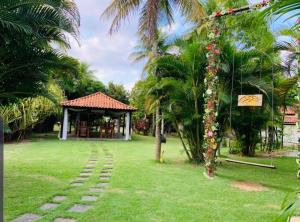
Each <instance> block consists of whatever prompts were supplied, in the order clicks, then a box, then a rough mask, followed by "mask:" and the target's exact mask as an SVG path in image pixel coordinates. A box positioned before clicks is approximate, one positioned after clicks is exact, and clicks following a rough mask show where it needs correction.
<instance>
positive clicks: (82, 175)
mask: <svg viewBox="0 0 300 222" xmlns="http://www.w3.org/2000/svg"><path fill="white" fill-rule="evenodd" d="M89 176H92V173H80V177H89Z"/></svg>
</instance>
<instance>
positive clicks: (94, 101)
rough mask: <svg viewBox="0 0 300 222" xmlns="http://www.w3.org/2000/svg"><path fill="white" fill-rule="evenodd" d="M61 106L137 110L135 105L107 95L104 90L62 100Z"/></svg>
mask: <svg viewBox="0 0 300 222" xmlns="http://www.w3.org/2000/svg"><path fill="white" fill-rule="evenodd" d="M61 106H63V107H80V108H92V109H108V110H109V109H111V110H124V111H136V110H137V109H136V108H135V107H132V106H130V105H127V104H124V103H122V102H120V101H118V100H116V99H114V98H112V97H110V96H108V95H105V94H104V93H102V92H96V93H93V94H90V95H87V96H83V97H80V98H76V99H73V100H66V101H63V102H61Z"/></svg>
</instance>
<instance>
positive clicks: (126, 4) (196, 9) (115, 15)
mask: <svg viewBox="0 0 300 222" xmlns="http://www.w3.org/2000/svg"><path fill="white" fill-rule="evenodd" d="M174 6H176V7H177V8H179V10H180V11H181V12H182V14H183V15H184V16H186V17H187V18H188V19H190V20H193V21H200V20H201V18H202V16H203V14H204V11H203V8H202V5H201V4H200V3H199V1H197V0H175V1H170V0H136V1H132V0H125V1H124V0H112V2H111V4H110V5H109V6H108V7H107V9H106V10H105V11H104V13H103V14H102V15H103V16H105V17H106V18H112V19H113V20H112V24H111V27H110V31H109V32H110V33H113V32H114V31H117V30H118V28H119V27H120V25H121V22H122V21H123V20H125V19H126V18H128V17H129V16H131V15H134V14H135V13H137V14H139V33H140V34H141V36H144V37H146V38H147V39H148V40H149V39H150V40H154V39H155V33H156V30H157V29H158V28H159V24H160V22H161V21H162V20H164V21H167V22H168V23H169V24H171V23H172V22H173V21H174V10H173V9H174Z"/></svg>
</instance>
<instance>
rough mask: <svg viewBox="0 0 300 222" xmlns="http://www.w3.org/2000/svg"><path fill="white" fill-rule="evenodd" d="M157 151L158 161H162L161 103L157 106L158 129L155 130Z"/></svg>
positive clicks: (158, 102)
mask: <svg viewBox="0 0 300 222" xmlns="http://www.w3.org/2000/svg"><path fill="white" fill-rule="evenodd" d="M155 150H156V160H157V161H160V156H161V119H160V101H159V100H158V101H157V104H156V128H155Z"/></svg>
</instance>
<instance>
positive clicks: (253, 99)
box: [238, 94, 263, 106]
mask: <svg viewBox="0 0 300 222" xmlns="http://www.w3.org/2000/svg"><path fill="white" fill-rule="evenodd" d="M262 101H263V96H262V95H261V94H258V95H239V101H238V106H262Z"/></svg>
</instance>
